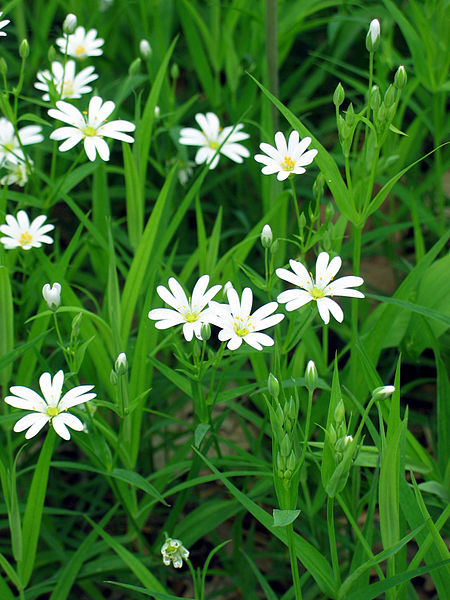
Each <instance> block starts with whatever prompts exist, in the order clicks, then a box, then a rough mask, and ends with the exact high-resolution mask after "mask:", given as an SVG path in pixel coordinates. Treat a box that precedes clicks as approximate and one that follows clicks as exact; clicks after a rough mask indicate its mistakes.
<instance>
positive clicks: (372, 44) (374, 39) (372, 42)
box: [366, 19, 380, 52]
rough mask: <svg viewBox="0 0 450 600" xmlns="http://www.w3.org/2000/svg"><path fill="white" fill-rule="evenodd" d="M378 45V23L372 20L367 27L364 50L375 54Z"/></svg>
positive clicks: (376, 20)
mask: <svg viewBox="0 0 450 600" xmlns="http://www.w3.org/2000/svg"><path fill="white" fill-rule="evenodd" d="M379 45H380V21H379V20H378V19H373V20H372V21H371V22H370V25H369V31H368V32H367V36H366V48H367V50H368V51H369V52H375V50H376V49H377V48H378V46H379Z"/></svg>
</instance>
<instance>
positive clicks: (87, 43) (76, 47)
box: [56, 27, 105, 58]
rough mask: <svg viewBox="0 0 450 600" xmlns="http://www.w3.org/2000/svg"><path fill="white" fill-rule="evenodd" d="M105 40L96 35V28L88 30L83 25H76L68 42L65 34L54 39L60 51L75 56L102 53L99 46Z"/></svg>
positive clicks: (84, 56)
mask: <svg viewBox="0 0 450 600" xmlns="http://www.w3.org/2000/svg"><path fill="white" fill-rule="evenodd" d="M104 43H105V40H103V39H102V38H98V37H97V30H96V29H90V30H89V31H88V32H86V30H85V29H84V27H77V28H76V29H75V32H74V33H73V34H72V35H69V43H67V34H66V33H65V34H64V35H63V37H60V38H58V39H57V40H56V44H57V45H58V46H59V50H60V52H62V53H63V54H65V53H66V46H67V54H68V55H69V56H74V57H75V58H86V56H100V55H101V54H103V50H101V48H100V47H101V46H103V44H104Z"/></svg>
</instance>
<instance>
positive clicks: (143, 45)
mask: <svg viewBox="0 0 450 600" xmlns="http://www.w3.org/2000/svg"><path fill="white" fill-rule="evenodd" d="M139 52H140V53H141V56H142V58H143V59H144V60H147V59H148V58H150V56H151V55H152V47H151V46H150V43H149V41H148V40H145V39H144V40H141V41H140V42H139Z"/></svg>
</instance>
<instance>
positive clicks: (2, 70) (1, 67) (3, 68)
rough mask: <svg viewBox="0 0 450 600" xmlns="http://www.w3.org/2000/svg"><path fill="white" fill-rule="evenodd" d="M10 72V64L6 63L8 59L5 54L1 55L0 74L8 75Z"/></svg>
mask: <svg viewBox="0 0 450 600" xmlns="http://www.w3.org/2000/svg"><path fill="white" fill-rule="evenodd" d="M7 72H8V65H7V64H6V60H5V59H4V58H3V56H1V57H0V75H2V76H3V75H6V73H7Z"/></svg>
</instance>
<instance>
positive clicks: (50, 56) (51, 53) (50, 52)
mask: <svg viewBox="0 0 450 600" xmlns="http://www.w3.org/2000/svg"><path fill="white" fill-rule="evenodd" d="M47 57H48V60H49V61H50V64H51V63H52V62H55V60H57V58H58V55H57V54H56V50H55V48H54V47H53V46H50V48H49V49H48V52H47Z"/></svg>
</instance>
